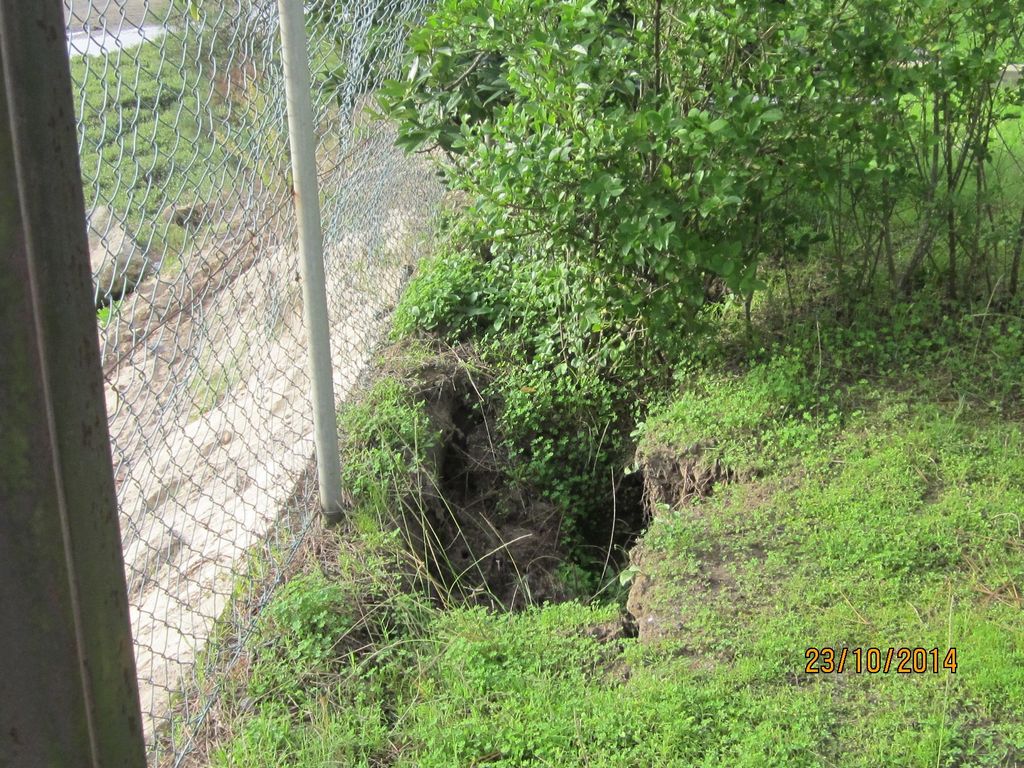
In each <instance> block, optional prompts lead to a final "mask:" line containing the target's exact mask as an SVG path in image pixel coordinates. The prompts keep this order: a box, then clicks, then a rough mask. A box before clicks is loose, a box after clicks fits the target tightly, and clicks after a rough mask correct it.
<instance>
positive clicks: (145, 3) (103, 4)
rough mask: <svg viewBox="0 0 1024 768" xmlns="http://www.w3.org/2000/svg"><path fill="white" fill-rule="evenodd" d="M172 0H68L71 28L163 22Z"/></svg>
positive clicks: (95, 27) (66, 6) (68, 23)
mask: <svg viewBox="0 0 1024 768" xmlns="http://www.w3.org/2000/svg"><path fill="white" fill-rule="evenodd" d="M169 7H170V0H64V17H65V19H66V20H67V25H68V30H69V31H70V32H82V31H84V29H85V28H86V25H88V28H89V29H91V30H92V29H98V28H101V27H103V26H104V25H105V26H106V28H107V29H124V28H126V27H144V26H150V25H162V24H163V23H164V22H165V21H166V19H167V11H168V8H169Z"/></svg>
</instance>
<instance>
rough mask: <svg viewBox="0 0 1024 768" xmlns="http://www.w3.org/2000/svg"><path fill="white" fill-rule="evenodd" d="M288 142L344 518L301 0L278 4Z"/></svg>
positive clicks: (329, 445) (311, 328)
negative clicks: (286, 104) (286, 106)
mask: <svg viewBox="0 0 1024 768" xmlns="http://www.w3.org/2000/svg"><path fill="white" fill-rule="evenodd" d="M278 8H279V10H280V24H281V53H282V58H283V59H284V78H285V98H286V100H287V102H288V139H289V143H290V146H291V157H292V178H293V181H292V197H293V199H294V201H295V213H296V217H297V218H298V230H299V260H300V267H301V275H302V300H303V316H304V318H305V322H306V333H307V335H308V340H309V373H310V381H311V387H312V397H313V430H314V435H315V441H316V461H317V477H318V480H319V486H320V505H321V508H322V509H323V512H324V514H325V515H326V516H327V519H328V520H330V521H332V522H337V521H338V520H339V519H340V518H341V511H342V509H341V461H340V458H339V455H338V428H337V420H336V415H335V408H334V380H333V374H332V368H331V337H330V327H329V320H328V315H327V288H326V285H325V277H324V250H323V231H322V229H321V221H320V192H319V186H318V183H317V176H316V136H315V134H314V132H313V107H312V102H311V96H310V94H311V87H310V76H309V58H308V56H309V54H308V48H307V41H306V27H305V19H304V11H303V3H302V0H278Z"/></svg>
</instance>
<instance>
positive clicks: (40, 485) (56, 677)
mask: <svg viewBox="0 0 1024 768" xmlns="http://www.w3.org/2000/svg"><path fill="white" fill-rule="evenodd" d="M0 241H2V244H0V247H2V249H3V254H2V263H0V766H40V767H42V766H54V767H55V768H56V767H57V766H59V768H78V766H88V767H89V768H115V767H117V768H120V767H121V766H125V767H131V768H143V767H144V766H145V747H144V744H143V733H142V722H141V717H140V713H139V699H138V688H137V682H136V678H135V662H134V658H133V655H132V642H131V625H130V623H129V615H128V600H127V594H126V590H125V579H124V567H123V562H122V555H121V537H120V534H119V531H118V521H117V508H116V501H115V496H114V476H113V470H112V467H111V459H110V443H109V439H108V433H107V416H106V412H105V406H104V399H103V377H102V372H101V369H100V356H99V345H98V340H97V334H96V311H95V308H94V305H93V298H92V279H91V275H90V268H89V256H88V245H87V241H86V233H85V205H84V201H83V197H82V188H81V176H80V174H79V165H78V145H77V138H76V134H75V121H74V105H73V102H72V95H71V76H70V71H69V66H68V58H67V49H66V48H65V39H64V14H63V10H62V7H61V0H31V2H25V0H0Z"/></svg>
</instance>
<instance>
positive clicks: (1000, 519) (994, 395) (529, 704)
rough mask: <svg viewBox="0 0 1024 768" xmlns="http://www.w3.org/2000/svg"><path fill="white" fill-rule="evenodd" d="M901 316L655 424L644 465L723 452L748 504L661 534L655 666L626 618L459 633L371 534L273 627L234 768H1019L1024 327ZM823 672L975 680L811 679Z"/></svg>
mask: <svg viewBox="0 0 1024 768" xmlns="http://www.w3.org/2000/svg"><path fill="white" fill-rule="evenodd" d="M904 310H905V311H903V310H901V311H902V312H903V313H902V314H901V313H900V312H901V311H897V312H895V313H894V314H893V316H892V317H882V318H870V319H869V320H867V321H865V322H863V323H856V322H854V323H849V322H847V323H836V324H834V325H827V324H826V325H825V326H824V327H823V326H822V323H821V321H820V319H815V320H813V321H805V322H804V323H803V324H802V325H799V324H798V325H796V326H795V327H792V328H790V329H789V330H786V331H785V332H784V333H783V337H784V339H783V341H782V342H781V343H776V344H772V345H766V348H764V349H762V350H761V351H760V352H759V353H757V354H755V355H754V357H755V358H756V359H759V360H760V362H757V363H754V364H742V365H737V364H736V363H735V360H736V357H735V356H734V355H731V354H723V355H721V356H718V357H717V358H716V359H718V361H719V362H717V363H714V362H712V363H711V364H708V362H707V360H706V359H705V361H704V363H703V367H702V369H701V372H700V373H698V374H696V375H693V376H689V377H684V379H685V386H684V387H682V388H681V390H680V393H681V394H680V395H678V396H677V397H676V398H668V399H667V400H666V402H665V403H664V404H663V407H662V408H660V409H658V410H657V412H656V413H655V415H653V416H652V417H651V418H650V419H649V420H648V422H647V424H646V425H645V426H644V427H643V429H642V434H641V450H640V461H641V463H643V461H644V460H645V457H650V456H651V455H652V454H653V453H655V452H657V451H662V452H664V451H669V452H670V453H671V452H673V451H674V452H675V455H677V456H679V457H683V456H685V455H686V450H687V447H688V446H691V445H692V444H693V443H694V442H701V443H703V444H705V445H706V446H708V450H707V453H706V456H705V458H706V459H709V458H720V459H722V460H724V461H725V462H726V463H728V464H729V465H730V466H732V467H734V468H735V469H737V470H738V471H739V472H740V477H745V478H747V479H745V480H740V481H737V482H734V483H732V484H730V485H727V486H723V487H721V488H720V492H718V493H716V494H715V495H713V496H711V497H710V498H708V499H706V500H704V501H702V502H699V503H696V504H693V505H685V506H683V507H680V508H676V509H665V508H661V509H658V510H656V514H655V519H654V521H653V523H652V525H651V527H650V530H649V531H648V533H647V534H646V536H645V539H644V541H643V544H642V547H641V550H640V551H639V553H638V555H637V567H636V568H633V569H631V570H630V571H628V572H627V573H628V575H629V576H631V577H632V578H633V579H634V580H641V579H643V580H646V584H647V588H648V589H647V602H648V607H649V609H650V612H651V613H653V614H656V615H658V616H660V621H661V622H662V626H663V629H664V631H663V632H662V636H661V639H660V640H659V641H658V642H652V643H649V644H640V643H637V642H636V641H634V640H629V639H624V638H621V637H614V636H613V637H612V639H608V638H607V631H606V630H607V628H608V627H610V626H614V625H615V624H616V620H617V616H618V612H619V610H620V608H619V606H618V605H616V604H614V603H612V604H605V605H595V606H591V607H585V606H581V605H579V604H576V603H568V604H563V605H558V606H546V607H541V608H535V609H532V610H528V611H526V612H524V613H521V614H517V615H494V614H489V613H485V612H483V611H480V610H475V609H460V608H454V609H452V610H449V611H447V612H442V611H440V610H438V609H437V608H435V607H431V606H429V605H426V604H425V603H423V602H421V601H420V600H418V599H417V598H415V597H412V596H411V595H409V594H408V593H407V591H403V589H401V588H399V587H400V585H399V581H400V580H399V579H398V577H397V576H395V574H396V573H397V572H399V571H400V570H401V566H400V565H399V561H400V560H401V556H400V555H399V554H396V548H395V544H396V542H395V539H394V537H393V535H392V536H389V535H387V534H380V533H377V532H373V531H372V526H365V525H364V531H363V533H357V532H355V531H349V532H347V533H345V534H343V535H342V536H341V537H340V538H339V539H337V541H340V542H342V543H341V544H340V545H338V547H337V553H336V554H331V555H330V556H328V557H327V558H320V561H319V563H318V564H317V563H309V564H307V567H306V571H307V572H306V573H305V574H304V575H302V576H299V577H297V579H296V580H293V581H292V582H291V585H290V588H288V589H286V590H285V591H283V592H282V593H281V594H280V595H279V596H278V597H277V598H276V600H275V602H274V603H273V605H272V608H271V609H270V610H269V611H267V613H266V614H265V615H264V617H263V618H262V619H261V622H260V626H259V631H258V632H257V635H256V637H255V638H254V639H253V640H252V641H251V643H250V654H251V655H250V656H249V657H248V662H247V664H246V666H245V669H244V670H243V674H241V675H240V676H239V677H238V679H236V680H234V681H233V685H232V686H229V687H228V690H227V693H226V695H225V698H224V701H223V703H222V705H221V707H222V711H221V712H219V713H218V719H219V722H221V723H222V724H225V723H226V724H227V727H226V732H227V733H228V734H230V738H228V739H226V740H225V741H222V742H220V743H218V744H215V745H211V749H212V756H213V757H212V763H213V765H217V766H239V767H241V766H253V767H255V766H265V765H278V766H320V765H331V764H337V765H346V766H347V765H353V766H358V765H366V766H371V765H396V766H455V765H460V766H469V765H502V766H526V765H530V766H550V765H555V766H573V765H590V766H689V765H707V766H711V765H715V766H718V765H720V766H783V765H785V766H833V765H835V766H890V765H899V766H922V767H923V766H960V765H992V766H995V765H1015V764H1017V763H1019V762H1020V761H1021V760H1024V613H1022V594H1021V591H1022V589H1024V535H1022V533H1021V530H1022V525H1024V521H1022V519H1021V518H1022V516H1024V414H1022V412H1021V397H1020V395H1021V390H1020V387H1021V382H1022V381H1024V366H1022V362H1021V361H1022V357H1024V354H1022V353H1024V324H1022V323H1021V321H1020V320H1019V319H1009V320H1007V319H1006V318H996V317H986V318H974V319H969V320H966V321H964V322H962V323H954V322H952V321H949V320H946V321H943V320H942V319H941V317H940V316H937V315H935V314H933V313H932V312H931V311H930V310H929V311H926V310H924V309H921V308H920V307H919V308H917V309H915V308H914V307H910V308H904ZM745 348H746V347H745ZM712 357H715V356H714V355H712ZM367 531H369V532H367ZM326 540H328V541H334V539H333V538H331V536H327V539H326ZM325 574H326V575H325ZM602 628H604V629H602ZM811 646H830V647H838V646H845V647H851V648H852V647H869V646H877V647H881V648H888V647H890V646H909V647H925V648H929V649H930V648H933V647H934V648H939V649H941V652H942V660H944V658H945V652H946V650H947V649H948V648H950V647H956V649H957V658H956V661H957V668H956V673H955V674H949V673H948V672H947V671H946V670H943V671H941V672H940V673H938V674H935V673H928V674H920V675H902V674H895V673H890V674H866V673H862V674H855V673H852V672H846V673H845V674H842V675H834V674H833V675H809V674H806V673H805V671H804V666H805V664H806V659H805V650H806V648H808V647H811ZM268 681H269V682H268Z"/></svg>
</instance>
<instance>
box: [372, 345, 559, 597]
mask: <svg viewBox="0 0 1024 768" xmlns="http://www.w3.org/2000/svg"><path fill="white" fill-rule="evenodd" d="M467 356H471V353H470V352H469V351H468V350H465V349H463V350H450V351H447V352H441V353H439V354H438V355H437V356H435V357H432V358H431V359H430V360H429V361H427V362H425V363H423V364H421V365H419V366H417V368H416V370H414V371H412V372H411V373H412V380H413V381H414V382H415V385H414V386H415V395H416V397H417V398H418V399H419V401H420V402H421V403H422V404H423V407H424V409H425V412H426V414H427V416H428V418H429V421H430V425H431V428H432V429H434V430H436V431H437V432H438V433H439V434H440V439H439V441H438V443H437V446H436V447H435V448H434V449H433V450H432V451H431V452H430V453H429V455H428V456H427V460H426V466H424V467H423V468H422V470H423V471H422V472H420V473H419V475H418V476H417V478H416V479H415V487H414V488H413V489H412V490H411V492H410V493H409V495H408V498H407V499H406V500H405V502H404V509H403V514H402V515H401V518H400V519H399V520H398V521H397V522H398V523H399V524H400V525H401V527H402V528H403V531H404V534H405V536H406V538H407V540H408V542H409V549H410V551H411V552H412V553H417V554H419V555H422V558H421V559H422V562H421V566H423V567H425V568H427V569H428V570H429V572H430V575H431V576H432V578H433V580H434V591H435V592H437V593H438V596H443V597H445V598H446V599H455V600H458V601H460V602H471V603H479V604H482V605H488V606H492V607H498V606H502V607H505V608H510V609H515V608H521V607H523V606H525V605H531V604H539V603H542V602H545V601H557V600H561V599H564V598H565V597H566V595H565V591H564V589H563V587H562V586H561V584H560V582H559V580H558V578H557V577H556V576H555V571H556V569H557V567H558V564H559V563H560V562H562V560H563V559H564V553H562V552H561V550H560V546H559V532H560V529H561V516H560V514H559V512H558V511H557V510H556V509H555V508H554V507H553V506H551V505H550V504H548V503H547V502H545V501H543V500H542V499H539V498H537V497H536V496H535V495H533V494H531V493H530V491H529V490H528V489H524V488H522V487H519V486H517V485H516V484H513V483H510V482H509V480H508V477H507V475H506V472H505V468H506V467H507V465H508V459H507V456H506V455H505V454H504V451H503V449H502V447H501V444H500V441H499V439H498V437H497V435H496V434H495V431H494V426H493V425H494V421H495V416H496V410H495V405H494V404H493V403H490V402H487V401H486V400H485V399H484V398H483V397H482V396H481V394H480V393H481V390H482V389H483V387H484V386H485V384H486V378H485V376H484V375H483V374H480V373H471V372H470V368H469V367H467V365H466V364H465V361H464V358H466V357H467ZM401 357H402V354H401V350H400V349H393V350H391V351H390V353H387V354H385V355H384V356H383V360H384V362H383V364H382V366H383V367H384V368H385V369H386V368H387V367H388V366H390V365H394V364H395V361H396V360H399V359H401ZM383 373H384V375H387V372H386V370H385V371H384V372H383ZM408 375H409V372H405V373H404V374H403V376H408ZM440 593H444V594H443V595H442V594H440Z"/></svg>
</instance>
